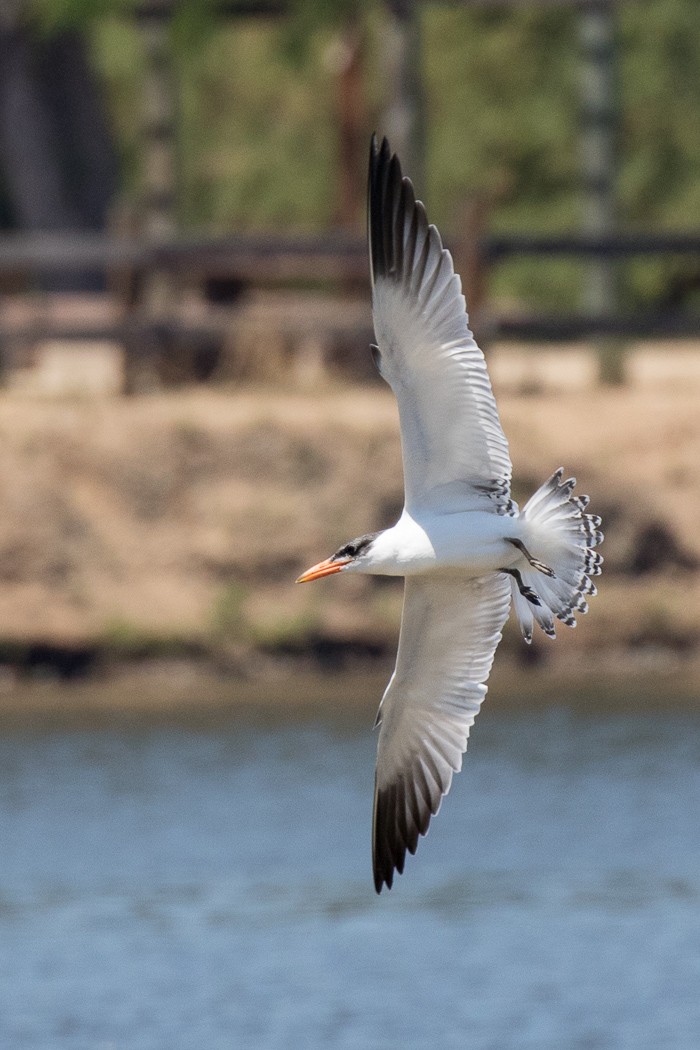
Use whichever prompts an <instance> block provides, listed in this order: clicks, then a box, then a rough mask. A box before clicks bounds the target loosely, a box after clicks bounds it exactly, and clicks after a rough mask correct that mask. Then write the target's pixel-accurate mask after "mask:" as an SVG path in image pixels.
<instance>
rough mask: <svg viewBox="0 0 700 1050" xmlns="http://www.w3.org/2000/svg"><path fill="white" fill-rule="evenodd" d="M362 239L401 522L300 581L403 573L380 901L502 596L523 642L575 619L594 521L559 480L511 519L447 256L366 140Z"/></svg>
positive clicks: (502, 456)
mask: <svg viewBox="0 0 700 1050" xmlns="http://www.w3.org/2000/svg"><path fill="white" fill-rule="evenodd" d="M368 196H369V201H368V234H369V253H370V273H371V282H372V311H373V317H374V330H375V334H376V339H377V345H376V346H373V347H372V353H373V356H374V360H375V362H376V364H377V367H378V369H379V371H380V373H381V375H382V376H383V378H384V379H385V380H386V381H387V382H388V383H389V385H390V386H391V388H392V390H393V391H394V394H395V396H396V400H397V402H398V407H399V419H400V424H401V446H402V452H403V469H404V492H405V500H404V509H403V511H402V513H401V517H400V518H399V520H398V522H397V523H396V525H394V526H393V528H390V529H386V530H385V531H383V532H373V533H369V534H367V535H365V536H360V537H359V538H358V539H354V540H351V541H350V542H349V543H346V544H345V545H344V546H343V547H341V548H340V549H339V550H337V551H336V552H335V554H333V555H331V557H330V558H327V559H326V560H325V561H322V562H319V564H318V565H314V566H313V567H312V568H310V569H309V570H308V571H307V572H305V573H303V575H301V576H300V577H299V579H298V581H297V582H298V583H306V582H307V581H310V580H318V579H321V578H322V577H325V576H330V575H332V574H334V573H343V572H348V573H349V572H359V573H373V574H382V575H388V576H404V577H405V585H404V604H403V614H402V620H401V634H400V637H399V648H398V655H397V659H396V668H395V670H394V673H393V675H392V676H391V680H390V681H389V684H388V686H387V688H386V691H385V693H384V696H383V698H382V701H381V704H380V706H379V712H378V715H377V725H378V726H379V740H378V749H377V768H376V775H375V790H374V817H373V821H372V864H373V870H374V885H375V888H376V890H377V892H378V893H380V892H381V890H382V887H383V886H384V884H386V885H387V887H391V885H392V882H393V879H394V872H395V871H398V872H399V873H401V872H403V869H404V863H405V860H406V851H407V850H408V852H409V853H415V851H416V847H417V845H418V838H419V836H420V835H425V833H426V832H427V830H428V825H429V823H430V818H431V817H432V816H434V815H435V814H436V813H437V811H438V809H439V808H440V803H441V801H442V797H443V795H445V794H447V792H448V791H449V789H450V784H451V782H452V775H453V773H456V772H458V771H459V770H460V768H461V765H462V755H463V754H464V752H465V751H466V747H467V737H468V736H469V730H470V728H471V726H472V724H473V722H474V719H475V717H476V715H477V714H478V712H479V708H480V706H481V703H482V701H483V699H484V696H485V694H486V680H487V678H488V675H489V671H490V670H491V664H492V663H493V657H494V653H495V651H496V646H497V645H498V643H499V641H500V639H501V629H502V628H503V624H504V623H505V620H506V618H507V616H508V612H509V609H510V604H511V596H512V598H513V605H514V609H515V614H516V616H517V618H518V621H519V623H520V628H521V630H522V633H523V636H524V638H525V641H526V642H530V641H531V640H532V631H533V624H534V623H535V622H537V623H538V624H539V626H540V627H541V628H542V630H543V631H544V632H545V634H548V635H550V636H552V637H553V636H554V617H557V618H558V619H559V620H562V621H563V622H564V623H565V624H568V625H569V626H570V627H574V626H575V624H576V621H575V618H574V617H575V614H576V613H577V612H582V613H583V612H586V608H587V603H586V599H587V597H589V596H591V595H594V594H595V593H596V591H595V586H594V584H593V582H592V580H591V577H592V576H596V575H598V574H599V573H600V566H601V561H602V558H601V556H600V554H598V553H597V552H596V551H595V547H596V546H597V545H598V544H599V543H600V542H601V541H602V538H603V536H602V533H601V532H600V530H599V526H600V518H598V517H596V516H594V515H591V514H586V513H585V511H586V507H587V506H588V498H587V497H586V496H575V495H574V494H573V490H574V485H575V480H574V478H569V479H567V480H562V479H563V470H561V469H560V470H557V471H556V472H555V473H554V474H553V475H552V476H551V478H549V480H548V481H546V482H545V483H544V485H542V487H541V488H539V489H538V490H537V492H535V494H534V496H533V497H532V498H531V499H530V500H529V501H528V502H527V503H526V504H525V506H524V507H523V508H522V510H519V509H518V506H517V504H516V503H515V502H514V501H513V499H512V498H511V495H510V481H511V462H510V456H509V454H508V442H507V441H506V437H505V434H504V433H503V430H502V428H501V424H500V421H499V418H498V411H497V409H496V402H495V400H494V396H493V392H492V390H491V383H490V382H489V377H488V373H487V371H486V363H485V361H484V356H483V354H482V353H481V350H480V349H479V347H478V346H477V345H476V342H475V341H474V337H473V336H472V333H471V331H470V329H469V322H468V318H467V312H466V303H465V299H464V296H463V295H462V286H461V282H460V279H459V276H458V275H457V274H456V273H455V272H454V268H453V264H452V258H451V256H450V253H449V252H448V251H447V250H446V249H445V248H443V246H442V241H441V239H440V234H439V233H438V231H437V229H436V228H435V226H432V225H429V224H428V220H427V218H426V214H425V208H424V207H423V204H422V203H421V202H420V201H418V200H416V197H415V194H414V190H413V185H412V183H411V181H410V179H408V178H406V177H402V174H401V166H400V164H399V161H398V158H397V157H396V155H395V154H392V153H391V150H390V148H389V144H388V142H387V140H386V139H384V140H383V142H382V144H381V146H380V145H379V144H378V142H377V139H376V137H373V138H372V143H371V147H370V160H369V195H368Z"/></svg>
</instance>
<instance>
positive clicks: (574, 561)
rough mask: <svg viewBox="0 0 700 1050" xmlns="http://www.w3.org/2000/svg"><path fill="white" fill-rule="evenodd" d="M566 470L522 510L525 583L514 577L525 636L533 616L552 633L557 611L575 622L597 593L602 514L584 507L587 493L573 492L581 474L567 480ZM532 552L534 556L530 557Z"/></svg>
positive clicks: (572, 624) (560, 616) (528, 639)
mask: <svg viewBox="0 0 700 1050" xmlns="http://www.w3.org/2000/svg"><path fill="white" fill-rule="evenodd" d="M563 474H564V471H563V469H562V468H560V469H559V470H557V471H555V473H554V474H552V476H551V478H549V480H548V481H545V483H544V485H542V486H541V488H539V489H538V490H537V492H536V493H535V494H534V496H532V498H531V499H530V500H529V501H528V502H527V503H526V504H525V506H524V507H523V509H522V511H521V512H520V523H521V536H522V547H521V549H522V550H523V551H524V557H523V565H522V566H518V568H519V573H520V577H521V581H520V582H521V583H522V585H523V586H522V587H521V586H520V584H519V583H518V582H517V580H516V579H514V580H513V601H514V608H515V613H516V615H517V617H518V620H519V621H520V628H521V630H522V632H523V637H524V639H525V641H526V642H531V641H532V628H533V622H534V621H536V622H537V623H538V624H539V625H540V627H541V628H542V630H543V631H544V632H545V634H548V635H550V637H552V638H553V637H554V633H555V632H554V617H555V616H556V617H557V619H559V620H561V621H562V623H565V624H567V626H569V627H575V626H576V618H575V614H576V613H577V612H580V613H585V612H587V610H588V602H587V598H588V597H592V596H593V595H595V593H596V587H595V584H594V583H593V581H592V580H591V577H592V576H599V575H600V572H601V564H602V561H603V559H602V557H601V555H600V554H598V552H597V551H596V550H595V548H596V547H597V546H598V544H599V543H602V541H603V533H602V532H601V531H600V528H599V526H600V518H599V517H598V516H597V515H596V514H586V513H585V510H586V507H587V506H588V502H589V500H588V496H574V495H572V493H573V490H574V486H575V484H576V479H575V478H569V479H568V480H567V481H562V480H561V479H562V476H563ZM530 552H531V553H532V555H534V558H527V557H525V555H530ZM535 558H536V559H537V561H535V560H534V559H535ZM543 569H544V570H545V571H543ZM547 569H549V570H551V575H550V573H549V571H547ZM523 591H524V592H525V593H523ZM528 592H529V594H528ZM538 603H539V604H538Z"/></svg>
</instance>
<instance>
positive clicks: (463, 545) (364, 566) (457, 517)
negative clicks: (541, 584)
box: [346, 508, 522, 577]
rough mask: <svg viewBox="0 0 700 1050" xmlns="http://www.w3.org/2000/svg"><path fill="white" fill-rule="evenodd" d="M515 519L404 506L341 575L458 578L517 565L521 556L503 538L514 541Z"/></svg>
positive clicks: (471, 512) (516, 522) (515, 532)
mask: <svg viewBox="0 0 700 1050" xmlns="http://www.w3.org/2000/svg"><path fill="white" fill-rule="evenodd" d="M518 526H519V522H518V521H517V519H515V520H514V519H512V518H506V519H504V518H502V517H499V516H498V515H496V514H489V513H487V512H486V511H483V510H481V511H480V510H472V511H463V512H461V513H460V512H456V513H452V514H439V513H434V514H431V513H426V512H423V513H422V514H421V513H415V514H413V515H412V514H410V513H409V512H408V511H407V510H406V509H405V508H404V510H403V513H402V514H401V517H400V518H399V520H398V521H397V523H396V525H394V526H393V527H392V528H390V529H386V530H385V531H384V532H380V533H378V534H377V537H376V539H375V540H374V541H373V542H372V545H371V547H370V549H369V550H368V552H367V556H366V557H365V558H364V559H361V560H359V561H356V562H351V563H350V564H349V565H348V566H347V569H346V571H347V572H360V573H367V574H371V575H381V576H419V575H423V574H425V573H431V574H433V575H435V574H437V575H444V574H446V573H447V574H450V575H455V574H461V575H464V576H465V577H469V576H483V575H484V573H488V572H499V571H500V570H501V569H502V568H504V567H511V566H515V565H517V564H518V560H519V559H520V558H522V555H521V554H520V552H519V551H518V550H517V549H516V548H515V547H514V546H513V545H512V543H509V542H508V539H507V538H506V536H511V537H512V536H514V537H515V538H519V533H520V531H521V530H520V528H519V527H518Z"/></svg>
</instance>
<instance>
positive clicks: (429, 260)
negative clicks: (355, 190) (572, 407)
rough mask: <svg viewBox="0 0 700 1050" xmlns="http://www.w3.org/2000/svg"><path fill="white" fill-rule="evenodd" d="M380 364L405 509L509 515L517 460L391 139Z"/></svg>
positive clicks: (378, 168)
mask: <svg viewBox="0 0 700 1050" xmlns="http://www.w3.org/2000/svg"><path fill="white" fill-rule="evenodd" d="M368 224H369V230H368V234H369V244H370V270H371V276H372V309H373V314H374V328H375V332H376V336H377V343H378V344H379V361H378V364H379V369H380V372H381V374H382V375H383V376H384V378H385V379H386V380H387V382H388V383H389V385H390V386H391V388H392V390H393V391H394V393H395V395H396V399H397V401H398V405H399V416H400V420H401V440H402V448H403V460H404V483H405V490H406V506H407V507H408V509H409V510H411V509H413V508H418V507H421V506H430V507H431V508H433V509H437V510H444V511H448V510H451V509H455V510H456V509H459V510H468V509H470V508H474V509H476V508H479V509H485V508H489V507H490V508H491V509H494V510H497V511H499V512H500V513H510V512H511V510H512V507H513V505H512V503H511V501H510V478H511V463H510V456H509V453H508V443H507V441H506V438H505V435H504V433H503V429H502V427H501V424H500V420H499V417H498V411H497V409H496V402H495V400H494V397H493V392H492V390H491V383H490V381H489V377H488V373H487V371H486V363H485V361H484V356H483V354H482V353H481V350H480V349H479V347H478V346H477V344H476V342H475V340H474V337H473V336H472V333H471V331H470V330H469V322H468V318H467V312H466V303H465V299H464V296H463V295H462V286H461V282H460V279H459V276H458V275H457V274H456V273H455V272H454V267H453V264H452V257H451V256H450V253H449V252H448V251H447V250H446V249H445V248H443V246H442V241H441V239H440V234H439V233H438V231H437V229H436V228H435V226H431V225H429V223H428V220H427V217H426V213H425V208H424V207H423V205H422V204H421V202H420V201H417V200H416V198H415V193H414V190H413V185H412V184H411V181H410V179H408V178H405V177H402V174H401V166H400V164H399V161H398V159H397V157H396V155H395V154H394V155H392V154H391V152H390V149H389V144H388V143H387V141H386V139H384V141H383V142H382V145H381V147H380V146H379V145H378V144H377V140H376V138H373V139H372V146H371V150H370V172H369V193H368Z"/></svg>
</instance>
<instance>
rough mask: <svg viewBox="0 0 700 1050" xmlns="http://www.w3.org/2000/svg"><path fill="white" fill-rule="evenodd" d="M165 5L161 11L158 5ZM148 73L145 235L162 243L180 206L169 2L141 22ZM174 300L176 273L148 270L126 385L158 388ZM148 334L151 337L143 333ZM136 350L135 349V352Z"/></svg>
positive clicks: (172, 228) (139, 388)
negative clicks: (162, 325)
mask: <svg viewBox="0 0 700 1050" xmlns="http://www.w3.org/2000/svg"><path fill="white" fill-rule="evenodd" d="M159 7H160V8H161V10H159V9H158V8H159ZM141 28H142V32H143V38H144V44H145V50H146V72H145V79H144V98H143V150H144V166H143V183H142V185H143V189H142V202H143V233H144V236H145V237H146V239H147V240H148V241H156V242H157V241H162V240H167V239H168V238H170V237H172V236H173V234H174V233H175V228H176V221H175V207H176V164H175V135H176V86H175V75H174V70H173V59H172V52H171V46H170V33H169V28H170V3H169V0H159V2H158V3H157V4H154V3H153V2H152V3H151V10H150V11H149V14H148V15H145V16H144V17H143V19H142V22H141ZM174 301H175V295H174V289H173V281H172V276H171V275H170V274H168V273H165V272H163V271H159V270H157V269H153V268H152V269H148V270H147V271H146V273H145V274H144V282H143V308H144V311H145V314H146V317H147V319H148V321H149V322H150V323H149V324H148V325H146V326H142V342H144V343H145V345H141V346H139V347H134V348H132V352H131V353H130V354H129V353H128V352H127V354H128V357H129V360H128V363H127V388H128V389H129V390H136V391H146V390H151V389H154V388H157V387H158V386H159V358H160V357H161V356H162V354H163V353H164V352H165V350H166V349H167V348H166V347H165V346H164V345H163V336H162V330H161V331H160V334H159V328H158V325H157V323H154V322H157V321H158V319H162V318H163V317H164V316H166V315H167V314H168V313H169V312H170V311H171V310H172V306H173V302H174ZM146 332H147V333H148V334H147V335H146V334H145V333H146ZM134 351H135V352H134Z"/></svg>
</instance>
